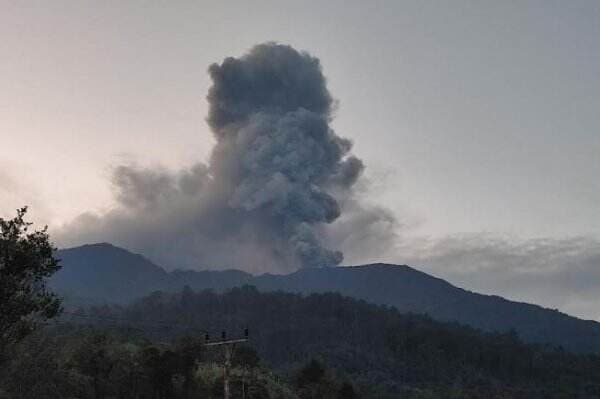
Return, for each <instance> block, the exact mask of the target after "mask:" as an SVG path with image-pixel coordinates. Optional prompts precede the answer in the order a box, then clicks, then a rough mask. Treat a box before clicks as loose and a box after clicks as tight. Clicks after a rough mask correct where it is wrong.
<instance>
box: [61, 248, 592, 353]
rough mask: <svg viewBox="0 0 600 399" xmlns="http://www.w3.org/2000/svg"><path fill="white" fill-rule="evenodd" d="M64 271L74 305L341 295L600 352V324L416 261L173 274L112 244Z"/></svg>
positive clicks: (69, 257) (69, 255) (65, 258)
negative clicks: (158, 295) (246, 292)
mask: <svg viewBox="0 0 600 399" xmlns="http://www.w3.org/2000/svg"><path fill="white" fill-rule="evenodd" d="M58 257H59V258H61V259H62V264H63V269H62V270H61V271H60V272H58V273H57V274H56V276H54V277H53V279H52V280H51V282H50V285H51V287H53V288H54V289H55V290H57V291H58V292H60V293H64V294H65V296H66V298H67V302H68V303H69V302H70V303H101V302H108V303H120V304H125V303H128V302H131V301H132V300H134V299H137V298H140V297H142V296H144V295H147V294H149V293H151V292H153V291H158V290H162V291H167V292H176V291H180V290H181V289H182V288H183V287H184V286H186V285H187V286H189V287H190V288H192V289H194V290H196V291H199V290H203V289H213V290H216V291H219V292H222V291H225V290H228V289H230V288H233V287H239V286H242V285H253V286H256V287H257V288H258V289H260V290H262V291H277V290H282V291H288V292H295V293H303V294H308V293H323V292H337V293H340V294H342V295H345V296H349V297H353V298H357V299H362V300H365V301H367V302H371V303H374V304H378V305H387V306H393V307H395V308H397V309H398V310H399V311H400V312H404V313H406V312H411V313H423V314H428V315H429V316H431V317H432V318H434V319H436V320H441V321H456V322H458V323H461V324H466V325H469V326H472V327H475V328H479V329H482V330H485V331H497V332H507V331H509V330H515V331H516V332H517V333H518V335H519V336H520V337H521V338H522V339H523V340H524V341H526V342H535V343H548V344H554V345H560V346H562V347H564V348H565V349H567V350H571V351H576V352H594V353H600V323H597V322H594V321H586V320H581V319H578V318H575V317H572V316H569V315H566V314H563V313H560V312H558V311H556V310H551V309H545V308H543V307H541V306H537V305H531V304H526V303H519V302H513V301H509V300H506V299H504V298H501V297H498V296H490V295H481V294H477V293H473V292H470V291H467V290H464V289H461V288H458V287H455V286H453V285H452V284H450V283H448V282H446V281H444V280H442V279H439V278H435V277H433V276H430V275H428V274H426V273H422V272H419V271H417V270H415V269H413V268H411V267H408V266H399V265H386V264H373V265H364V266H354V267H335V268H322V269H302V270H299V271H297V272H295V273H292V274H288V275H271V274H264V275H261V276H253V275H250V274H248V273H244V272H241V271H238V270H227V271H200V272H194V271H173V272H166V271H165V270H163V269H162V268H160V267H159V266H157V265H155V264H153V263H152V262H150V261H149V260H147V259H145V258H144V257H142V256H140V255H135V254H132V253H130V252H128V251H126V250H124V249H121V248H117V247H115V246H112V245H110V244H94V245H85V246H82V247H77V248H71V249H66V250H61V251H59V252H58Z"/></svg>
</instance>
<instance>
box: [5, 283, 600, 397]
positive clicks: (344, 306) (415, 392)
mask: <svg viewBox="0 0 600 399" xmlns="http://www.w3.org/2000/svg"><path fill="white" fill-rule="evenodd" d="M68 312H69V313H68V314H66V315H65V316H64V317H63V320H62V323H65V322H68V323H74V325H76V326H82V325H88V326H92V327H93V328H94V329H95V330H96V331H99V330H109V331H112V332H113V333H114V334H117V333H118V334H120V336H121V337H122V338H121V340H122V341H119V342H121V343H120V344H119V346H118V347H119V348H129V349H127V350H125V351H124V352H123V353H121V352H118V351H117V352H114V351H113V350H112V349H103V350H101V354H102V356H105V355H106V356H108V354H112V355H111V356H113V355H114V356H116V358H117V359H113V360H111V361H114V362H117V363H118V362H121V361H122V359H121V357H125V358H126V359H129V360H127V361H134V362H136V361H139V359H138V360H135V357H134V358H133V360H132V358H131V354H132V353H138V351H140V350H142V349H140V348H141V347H139V345H140V344H139V342H141V341H140V340H142V338H145V339H148V340H150V341H152V342H154V343H162V345H167V344H166V343H168V342H174V341H177V340H178V339H179V340H181V338H182V337H185V336H188V337H191V339H192V340H195V341H194V342H196V343H198V342H200V343H201V342H202V341H203V339H204V332H203V330H210V331H212V332H213V336H217V335H219V334H220V331H221V330H226V331H228V332H229V334H230V336H234V335H236V334H241V332H242V329H243V328H245V327H248V328H249V329H250V336H251V346H252V348H254V349H255V350H256V351H257V353H258V355H259V356H260V358H261V359H262V364H263V366H264V367H268V368H269V369H271V370H273V371H275V372H276V373H277V374H278V375H280V376H281V378H282V381H283V384H284V385H286V386H289V387H292V388H293V387H295V385H294V384H296V383H297V376H298V373H299V370H300V369H301V368H302V367H304V366H306V365H307V364H309V363H310V362H311V360H313V359H317V360H318V362H319V363H320V364H323V365H324V367H326V368H327V370H328V371H327V375H329V376H331V377H330V380H329V382H328V383H326V384H325V385H326V386H330V387H335V389H333V388H332V389H331V390H330V392H329V393H328V394H327V395H331V396H314V395H313V396H311V394H310V393H307V392H304V391H303V392H304V393H302V392H300V391H299V390H297V389H296V391H295V394H297V395H300V397H301V398H329V397H331V398H335V397H336V396H335V395H337V390H339V389H341V386H342V385H343V384H344V382H347V381H351V382H352V384H351V385H352V388H353V389H355V390H356V392H357V393H359V394H360V395H361V396H360V397H364V398H397V397H407V398H412V397H415V398H417V397H418V398H447V397H455V398H494V397H498V398H500V397H501V398H528V399H529V398H563V397H564V398H567V397H568V398H597V397H600V382H599V381H600V359H599V358H598V357H596V356H593V355H575V354H570V353H567V352H565V351H563V350H561V349H558V348H553V347H549V346H537V345H528V344H523V343H522V342H520V340H519V338H518V337H517V335H516V334H515V333H508V334H491V333H482V332H480V331H477V330H474V329H472V328H469V327H463V326H460V325H458V324H448V323H440V322H436V321H434V320H432V319H430V318H427V317H424V316H420V315H411V314H402V313H400V312H398V311H397V310H395V309H393V308H388V307H384V306H376V305H371V304H368V303H366V302H364V301H359V300H354V299H351V298H346V297H343V296H341V295H339V294H314V295H310V296H308V297H303V296H300V295H297V294H290V293H283V292H276V293H260V292H259V291H257V290H256V289H255V288H253V287H249V286H247V287H243V288H237V289H233V290H232V291H230V292H228V293H226V294H217V293H213V292H209V291H204V292H199V293H195V292H193V291H192V290H191V289H185V290H183V291H182V292H180V293H178V294H165V293H160V292H157V293H154V294H152V295H150V296H148V297H146V298H144V299H142V300H139V301H137V302H136V303H134V304H132V305H131V306H127V307H120V306H112V307H109V306H101V307H95V308H92V309H88V310H83V309H80V310H78V311H75V312H72V311H68ZM55 328H58V327H55ZM61 328H62V329H63V332H61V333H60V334H62V335H58V336H60V339H62V340H65V342H68V341H69V340H70V339H71V338H69V334H71V335H72V334H73V332H72V330H66V332H65V330H64V328H66V327H64V326H63V327H61ZM70 328H71V329H72V328H73V327H70ZM69 331H71V332H69ZM53 334H54V338H52V339H54V340H57V339H59V338H57V334H59V333H57V332H56V330H55V332H54V333H53ZM77 334H79V333H77ZM77 334H75V336H76V337H78V335H77ZM77 339H80V338H77ZM142 341H143V340H142ZM86 342H87V341H86ZM132 342H138V343H137V344H135V345H134V346H135V347H131V346H130V345H132ZM26 345H27V344H25V350H27V346H26ZM90 345H91V347H90V350H95V349H94V345H95V344H93V343H92V344H90ZM102 345H104V344H102ZM169 345H170V344H169ZM52 346H56V347H61V345H56V344H53V345H52ZM29 350H31V349H29ZM128 351H129V352H128ZM131 351H133V352H131ZM34 352H36V353H37V350H35V351H34ZM67 352H69V351H67ZM159 352H161V351H159ZM163 352H164V348H163V349H162V352H161V353H163ZM119 353H120V354H119ZM139 353H141V352H139ZM165 353H166V352H165ZM36 356H37V355H36ZM169 356H171V355H169ZM197 356H198V359H199V360H204V361H208V360H209V359H211V358H210V356H215V354H214V353H213V354H207V353H206V352H205V351H203V350H200V352H199V353H198V354H197ZM203 356H205V357H203ZM51 357H52V358H54V357H53V356H51ZM60 357H61V356H58V360H56V362H58V363H61V362H62V360H60ZM21 358H23V356H21ZM67 358H68V356H67ZM120 359H121V360H120ZM64 361H65V362H66V363H65V364H67V365H68V364H70V363H69V361H68V360H64ZM51 362H54V360H52V361H51ZM136 364H137V363H136ZM13 367H14V366H13ZM65 367H67V369H68V370H66V371H65V370H63V372H65V373H67V374H69V373H70V372H71V371H72V370H71V371H69V370H70V369H69V367H70V366H65ZM73 367H75V368H76V371H77V372H78V373H84V374H85V373H86V371H82V370H80V367H82V366H73ZM94 367H95V366H94ZM107 367H108V366H107ZM115 367H116V366H115ZM194 370H196V369H194ZM138 371H139V369H138ZM138 371H136V372H138ZM189 372H190V373H192V371H189ZM198 372H199V371H198V370H196V371H194V372H193V373H192V374H193V377H192V376H191V375H192V374H190V377H187V378H192V380H193V381H196V382H195V383H198V384H199V383H200V382H198V381H197V375H198V374H197V373H198ZM263 372H264V371H263ZM109 374H110V373H109ZM175 374H177V373H175V372H174V371H173V375H172V376H171V377H173V376H174V375H175ZM184 374H185V373H184ZM107 375H108V374H107ZM88 377H89V376H88ZM88 377H86V378H88ZM106 378H109V377H106ZM110 378H112V377H110ZM140 378H141V377H140ZM178 378H179V377H178ZM171 380H173V378H171ZM173 381H174V380H173ZM185 381H187V380H185ZM332 381H335V382H332ZM106 383H107V384H109V385H110V382H106ZM182 383H183V382H182ZM169 384H170V383H169ZM167 385H168V384H167ZM169 386H171V385H169ZM175 388H176V387H175V386H171V388H169V389H173V390H175ZM296 388H297V387H296ZM207 389H208V388H207ZM315 389H317V388H315ZM292 390H293V389H292ZM309 391H310V392H313V391H314V390H312V391H311V390H309ZM173 392H174V391H173ZM313 393H314V392H313ZM173 395H174V394H173ZM323 395H324V394H323ZM107 397H109V396H107ZM114 397H117V396H114ZM125 397H129V396H125ZM164 397H177V396H164ZM182 397H185V396H182ZM213 397H215V398H216V397H219V396H213ZM265 397H274V396H265Z"/></svg>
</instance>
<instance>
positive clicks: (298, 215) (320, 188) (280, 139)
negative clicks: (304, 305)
mask: <svg viewBox="0 0 600 399" xmlns="http://www.w3.org/2000/svg"><path fill="white" fill-rule="evenodd" d="M209 74H210V77H211V78H212V80H213V85H212V87H211V88H210V91H209V93H208V97H207V99H208V102H209V115H208V118H207V122H208V124H209V126H210V128H211V130H212V132H213V134H214V136H215V138H216V145H215V147H214V149H213V151H212V154H211V157H210V161H209V163H208V165H204V164H197V165H194V166H192V167H191V168H189V170H185V171H179V172H170V171H166V170H156V169H140V168H137V167H135V166H131V165H129V166H128V165H124V166H120V167H118V168H116V170H115V173H114V177H113V183H114V185H115V188H116V191H117V196H116V199H117V201H118V206H117V207H116V208H115V209H113V210H112V211H110V212H109V213H108V214H106V215H102V216H94V215H89V214H86V215H83V216H81V217H80V218H78V220H76V221H75V222H74V223H73V224H71V225H70V226H69V227H68V228H67V229H66V234H65V239H64V240H63V242H68V243H70V244H75V243H79V242H91V241H111V242H114V243H116V244H120V245H124V246H126V247H128V248H131V249H133V250H137V251H139V252H142V253H144V254H147V255H149V256H150V257H152V258H153V259H155V260H156V261H158V262H160V263H162V264H164V265H166V266H168V267H169V266H170V267H216V268H224V267H240V268H245V269H247V270H251V271H288V270H292V269H295V268H298V267H323V266H331V265H336V264H338V263H340V262H341V261H342V258H343V256H342V253H341V252H339V251H337V250H335V248H326V247H325V245H324V244H323V242H324V241H325V237H324V234H325V233H324V231H325V229H324V226H326V225H327V224H330V223H332V222H334V221H335V220H336V219H338V217H339V216H340V213H341V209H342V206H343V204H344V203H351V202H352V199H351V197H352V195H353V193H352V187H353V185H354V183H355V182H356V181H357V179H358V177H359V176H360V174H361V172H362V170H363V164H362V162H361V161H360V160H359V159H357V158H356V157H353V156H351V155H350V154H349V152H350V149H351V147H352V145H351V143H350V141H348V140H347V139H344V138H341V137H340V136H338V135H337V134H336V133H335V132H334V131H333V130H332V129H331V127H330V122H331V119H332V105H333V100H332V97H331V95H330V93H329V91H328V90H327V86H326V82H325V77H324V76H323V73H322V71H321V65H320V63H319V60H318V59H317V58H314V57H312V56H310V55H309V54H307V53H303V52H298V51H296V50H295V49H293V48H292V47H290V46H285V45H279V44H274V43H267V44H261V45H257V46H255V47H254V48H252V49H251V50H250V52H249V53H248V54H246V55H244V56H243V57H240V58H227V59H225V60H224V61H223V62H222V63H221V64H213V65H211V66H210V68H209ZM355 208H356V207H355ZM338 241H339V240H338ZM327 242H330V243H331V242H334V243H335V242H336V239H331V237H328V238H327Z"/></svg>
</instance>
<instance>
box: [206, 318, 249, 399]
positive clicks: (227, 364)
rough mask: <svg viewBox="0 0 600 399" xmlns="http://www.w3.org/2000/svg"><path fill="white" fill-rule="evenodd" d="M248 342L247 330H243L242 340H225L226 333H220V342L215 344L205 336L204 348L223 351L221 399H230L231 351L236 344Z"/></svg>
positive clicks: (207, 335)
mask: <svg viewBox="0 0 600 399" xmlns="http://www.w3.org/2000/svg"><path fill="white" fill-rule="evenodd" d="M247 341H248V329H247V328H246V329H244V338H237V339H227V333H226V332H225V331H223V332H222V333H221V340H220V341H216V342H210V335H209V334H206V335H205V343H204V346H207V347H213V346H222V347H223V350H224V356H223V359H224V362H223V398H224V399H231V388H230V386H229V379H230V377H229V376H230V372H231V360H232V358H233V351H234V349H235V345H236V344H240V343H243V342H247ZM244 393H245V392H244Z"/></svg>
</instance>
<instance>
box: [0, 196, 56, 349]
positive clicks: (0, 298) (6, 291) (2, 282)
mask: <svg viewBox="0 0 600 399" xmlns="http://www.w3.org/2000/svg"><path fill="white" fill-rule="evenodd" d="M26 212H27V208H21V209H19V210H17V216H16V217H15V218H14V219H10V220H5V219H2V218H0V354H1V353H2V352H3V350H4V349H5V348H6V345H8V344H10V343H14V342H18V341H20V340H21V339H22V338H24V337H25V336H26V335H27V334H29V333H30V332H31V331H33V329H34V327H35V326H36V323H37V322H39V321H43V320H45V319H49V318H52V317H54V316H56V315H57V314H58V313H59V311H60V299H59V298H58V297H57V296H56V295H55V294H53V293H52V292H50V291H49V290H48V289H47V287H46V281H45V280H46V278H48V277H49V276H51V275H52V274H53V273H55V272H56V271H57V270H59V269H60V265H59V261H58V259H55V258H54V256H53V254H54V250H55V248H54V247H53V246H52V244H51V243H50V239H49V236H48V233H47V228H44V229H43V230H36V231H33V232H29V227H30V226H31V223H29V222H26V221H25V219H24V217H25V213H26Z"/></svg>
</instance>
